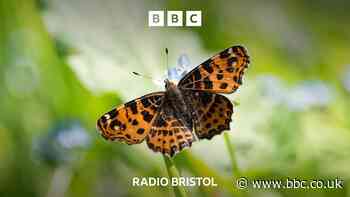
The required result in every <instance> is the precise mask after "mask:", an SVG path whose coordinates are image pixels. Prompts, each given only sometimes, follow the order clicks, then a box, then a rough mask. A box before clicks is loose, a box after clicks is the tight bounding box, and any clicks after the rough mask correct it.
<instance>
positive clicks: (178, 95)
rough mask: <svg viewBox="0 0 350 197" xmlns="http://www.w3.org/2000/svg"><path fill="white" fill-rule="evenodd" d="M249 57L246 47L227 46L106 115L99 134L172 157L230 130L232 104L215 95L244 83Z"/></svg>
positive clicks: (99, 125)
mask: <svg viewBox="0 0 350 197" xmlns="http://www.w3.org/2000/svg"><path fill="white" fill-rule="evenodd" d="M248 63H249V57H248V55H247V52H246V50H245V48H244V47H241V46H234V47H230V48H228V49H226V50H224V51H222V52H220V53H219V54H217V55H215V56H213V57H212V58H210V59H208V60H207V61H205V62H203V63H202V64H201V65H199V66H197V67H196V68H194V69H193V70H192V71H190V72H189V73H187V74H186V75H185V76H184V77H183V78H182V79H181V80H180V81H179V82H178V83H177V84H175V83H174V82H171V81H169V80H168V79H167V80H165V91H164V92H155V93H151V94H147V95H145V96H143V97H140V98H137V99H135V100H132V101H130V102H128V103H126V104H124V105H122V106H120V107H118V108H116V109H113V110H111V111H110V112H107V113H106V114H104V115H103V116H102V117H101V118H100V119H99V120H98V121H97V128H98V130H99V131H100V132H101V135H102V136H103V137H104V138H106V139H108V140H115V139H117V140H119V141H122V142H125V143H127V144H137V143H141V142H142V141H143V140H146V141H147V145H148V147H149V148H150V149H152V150H153V151H155V152H161V153H163V154H166V155H170V156H173V155H175V154H176V153H177V152H179V151H181V150H182V149H183V148H185V147H190V146H191V145H192V142H193V141H195V140H196V139H211V138H212V137H214V136H215V135H218V134H220V133H221V132H222V131H224V130H229V129H230V122H231V116H232V114H233V105H232V103H231V101H230V100H228V99H227V98H226V97H225V96H222V95H220V94H218V93H226V94H229V93H232V92H234V91H235V90H236V89H237V88H238V87H239V85H241V84H242V76H243V74H244V70H245V68H247V67H248Z"/></svg>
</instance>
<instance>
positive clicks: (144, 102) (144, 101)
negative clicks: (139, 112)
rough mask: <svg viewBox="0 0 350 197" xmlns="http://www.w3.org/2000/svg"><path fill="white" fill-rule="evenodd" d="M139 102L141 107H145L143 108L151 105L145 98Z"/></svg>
mask: <svg viewBox="0 0 350 197" xmlns="http://www.w3.org/2000/svg"><path fill="white" fill-rule="evenodd" d="M141 103H142V105H143V107H145V108H147V107H149V106H150V105H151V103H150V102H149V101H148V99H147V98H143V99H141Z"/></svg>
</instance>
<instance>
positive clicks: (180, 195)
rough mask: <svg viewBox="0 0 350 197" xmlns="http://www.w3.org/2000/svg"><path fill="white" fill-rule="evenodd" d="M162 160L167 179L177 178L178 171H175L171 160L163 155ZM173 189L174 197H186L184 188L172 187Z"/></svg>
mask: <svg viewBox="0 0 350 197" xmlns="http://www.w3.org/2000/svg"><path fill="white" fill-rule="evenodd" d="M163 158H164V162H165V166H166V168H167V171H168V176H169V178H170V179H171V178H172V177H179V176H180V175H179V171H178V170H177V168H176V166H175V164H174V162H173V160H172V159H171V158H169V157H168V156H165V155H163ZM173 189H174V194H175V196H176V197H187V195H186V191H185V188H183V187H182V186H173Z"/></svg>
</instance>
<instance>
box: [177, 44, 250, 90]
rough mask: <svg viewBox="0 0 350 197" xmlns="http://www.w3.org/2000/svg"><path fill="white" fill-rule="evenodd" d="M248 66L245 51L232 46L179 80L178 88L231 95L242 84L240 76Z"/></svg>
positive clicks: (247, 57)
mask: <svg viewBox="0 0 350 197" xmlns="http://www.w3.org/2000/svg"><path fill="white" fill-rule="evenodd" d="M248 64H249V56H248V54H247V51H246V49H245V48H244V47H242V46H233V47H230V48H228V49H226V50H224V51H222V52H220V53H218V54H217V55H215V56H213V57H212V58H210V59H208V60H207V61H205V62H203V63H202V64H200V65H199V66H197V67H196V68H194V69H193V70H192V71H191V72H189V73H188V74H187V75H186V76H185V77H184V78H183V79H181V80H180V82H179V84H178V86H179V88H181V89H191V90H204V91H208V92H212V93H232V92H234V91H235V90H236V89H238V87H239V86H240V85H241V84H242V76H243V74H244V70H245V69H246V68H247V67H248Z"/></svg>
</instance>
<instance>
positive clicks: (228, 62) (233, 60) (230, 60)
mask: <svg viewBox="0 0 350 197" xmlns="http://www.w3.org/2000/svg"><path fill="white" fill-rule="evenodd" d="M234 62H237V58H236V57H230V58H228V60H227V64H228V65H232V64H233V63H234Z"/></svg>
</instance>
